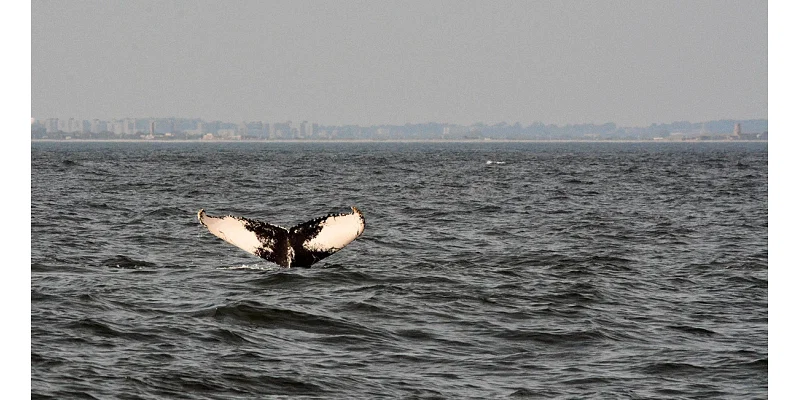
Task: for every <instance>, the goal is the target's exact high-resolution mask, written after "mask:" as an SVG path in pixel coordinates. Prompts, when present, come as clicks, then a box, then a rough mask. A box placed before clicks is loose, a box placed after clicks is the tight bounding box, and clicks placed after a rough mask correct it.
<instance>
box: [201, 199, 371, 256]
mask: <svg viewBox="0 0 800 400" xmlns="http://www.w3.org/2000/svg"><path fill="white" fill-rule="evenodd" d="M197 219H198V220H199V221H200V223H201V224H202V225H203V226H205V227H206V228H207V229H208V231H209V232H211V233H212V234H214V235H215V236H217V237H219V238H220V239H222V240H224V241H226V242H228V243H230V244H232V245H234V246H236V247H238V248H240V249H242V250H244V251H246V252H248V253H250V254H253V255H255V256H258V257H261V258H263V259H265V260H267V261H271V262H274V263H276V264H278V265H280V266H282V267H287V268H288V267H310V266H311V265H312V264H314V263H316V262H317V261H319V260H322V259H323V258H326V257H328V256H330V255H331V254H333V253H336V252H337V251H339V250H341V249H342V248H344V247H345V246H347V245H348V244H349V243H350V242H352V241H353V240H355V239H356V238H358V237H359V236H361V234H362V233H363V232H364V227H365V221H364V215H363V214H362V213H361V211H360V210H359V209H358V208H356V207H351V212H350V213H347V214H328V215H326V216H324V217H320V218H315V219H313V220H311V221H308V222H304V223H302V224H298V225H296V226H294V227H292V228H291V229H286V228H283V227H280V226H276V225H271V224H268V223H266V222H263V221H258V220H252V219H248V218H244V217H236V216H232V215H228V216H224V217H213V216H210V215H208V214H206V212H205V210H204V209H201V210H200V211H198V212H197Z"/></svg>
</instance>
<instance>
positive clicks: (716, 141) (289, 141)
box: [31, 139, 769, 144]
mask: <svg viewBox="0 0 800 400" xmlns="http://www.w3.org/2000/svg"><path fill="white" fill-rule="evenodd" d="M35 142H53V143H55V142H57V143H209V144H214V143H315V144H316V143H768V142H769V141H767V140H719V139H712V140H653V139H648V140H645V139H642V140H634V139H619V140H614V139H610V140H580V139H552V140H543V139H449V140H445V139H386V140H370V139H352V140H290V139H286V140H224V139H214V140H187V139H170V140H147V139H31V143H35Z"/></svg>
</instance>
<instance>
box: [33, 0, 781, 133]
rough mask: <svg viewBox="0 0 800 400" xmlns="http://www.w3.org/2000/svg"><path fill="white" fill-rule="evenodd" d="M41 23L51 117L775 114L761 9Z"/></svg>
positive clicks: (164, 12)
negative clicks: (770, 111) (771, 110)
mask: <svg viewBox="0 0 800 400" xmlns="http://www.w3.org/2000/svg"><path fill="white" fill-rule="evenodd" d="M31 23H32V29H31V64H32V66H31V97H32V99H31V103H32V104H31V113H32V116H33V117H35V118H47V117H59V118H68V117H75V118H82V119H91V118H101V119H111V118H123V117H171V116H174V117H199V118H203V119H206V120H222V121H229V122H239V121H255V120H264V121H270V122H278V121H286V120H292V121H302V120H308V121H312V122H318V123H321V124H337V125H338V124H359V125H371V124H384V123H385V124H405V123H422V122H449V123H457V124H464V125H469V124H472V123H475V122H484V123H487V124H493V123H497V122H501V121H506V122H509V123H514V122H520V123H522V124H523V125H527V124H530V123H532V122H537V121H538V122H544V123H548V124H549V123H554V124H559V125H563V124H568V123H587V122H593V123H605V122H616V123H617V124H619V125H621V126H643V125H649V124H650V123H653V122H656V123H660V122H673V121H682V120H688V121H692V122H700V121H707V120H715V119H727V118H732V119H750V118H767V2H766V1H761V0H759V1H750V0H737V1H727V0H726V1H697V0H694V1H675V0H673V1H655V0H638V1H632V0H624V1H623V0H620V1H511V2H505V1H405V2H400V1H393V2H389V1H373V2H357V1H325V2H322V1H313V2H312V1H221V2H220V1H163V0H160V1H144V0H135V1H62V0H49V1H42V0H33V1H32V7H31Z"/></svg>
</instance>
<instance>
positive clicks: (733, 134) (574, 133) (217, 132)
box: [31, 118, 768, 140]
mask: <svg viewBox="0 0 800 400" xmlns="http://www.w3.org/2000/svg"><path fill="white" fill-rule="evenodd" d="M767 128H768V122H767V120H765V119H755V120H743V121H742V120H717V121H705V122H699V123H692V122H688V121H678V122H673V123H670V124H651V125H650V126H647V127H623V126H617V124H615V123H611V122H609V123H604V124H567V125H562V126H559V125H554V124H543V123H534V124H530V125H522V124H520V123H518V122H517V123H514V124H508V123H506V122H502V123H498V124H493V125H487V124H483V123H475V124H470V125H459V124H447V123H435V122H428V123H424V124H404V125H391V124H381V125H370V126H361V125H341V126H338V125H321V124H318V123H316V122H313V121H305V120H304V121H302V122H293V121H283V122H269V121H240V122H231V121H206V120H203V119H199V118H122V119H113V120H100V119H92V120H81V119H75V118H69V119H59V118H47V119H44V120H32V121H31V139H34V140H35V139H102V140H105V139H128V140H130V139H144V140H156V139H163V140H176V139H181V140H219V139H223V140H464V139H468V140H481V139H502V140H562V139H569V140H651V139H652V140H687V139H701V140H714V139H717V140H719V139H722V140H733V139H736V140H739V139H741V140H766V139H767Z"/></svg>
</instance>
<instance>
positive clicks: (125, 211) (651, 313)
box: [31, 142, 768, 399]
mask: <svg viewBox="0 0 800 400" xmlns="http://www.w3.org/2000/svg"><path fill="white" fill-rule="evenodd" d="M767 155H768V153H767V144H766V143H492V142H489V143H427V144H421V143H416V144H415V143H406V144H404V143H327V144H321V143H316V144H315V143H41V142H36V143H33V144H32V147H31V159H32V160H31V163H32V164H31V170H32V175H31V197H32V202H31V234H32V237H31V251H32V254H31V386H32V397H33V398H55V399H66V398H98V399H107V398H118V399H138V398H190V399H228V398H289V397H292V398H295V397H307V398H456V399H461V398H477V399H485V398H547V399H549V398H633V399H637V398H670V399H690V398H691V399H707V398H725V399H754V398H766V397H767V370H768V356H767V286H768V280H767V258H768V252H767V177H768V175H767V167H768V166H767ZM488 161H500V162H503V163H502V164H501V163H487V162H488ZM351 205H354V206H357V207H359V208H360V209H361V210H362V211H363V213H364V215H365V218H366V230H365V232H364V234H363V236H361V237H360V238H359V239H357V240H356V241H354V242H353V243H351V244H350V245H349V246H348V247H346V248H345V249H343V250H342V251H340V252H338V253H336V254H335V255H333V256H331V257H329V258H327V259H325V260H323V261H322V262H320V263H318V264H315V265H314V266H313V267H312V268H310V269H288V270H283V269H280V268H279V267H277V266H275V265H273V264H269V263H267V262H266V261H263V260H261V259H258V258H255V257H253V256H250V255H249V254H247V253H245V252H244V251H241V250H239V249H237V248H235V247H233V246H231V245H228V244H227V243H225V242H223V241H222V240H220V239H218V238H216V237H214V236H213V235H211V234H210V233H209V232H208V231H207V230H205V229H204V228H203V227H202V226H201V225H200V224H199V223H198V222H197V220H196V212H197V210H198V209H200V208H205V209H206V210H207V211H208V212H209V213H210V214H213V215H220V214H222V215H224V214H234V215H242V216H246V217H249V218H255V219H262V220H265V221H269V222H271V223H274V224H277V225H283V226H287V227H288V226H292V225H294V224H296V223H300V222H303V221H306V220H309V219H311V218H313V217H317V216H322V215H325V214H327V213H329V212H342V211H347V210H348V209H349V206H351Z"/></svg>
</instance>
